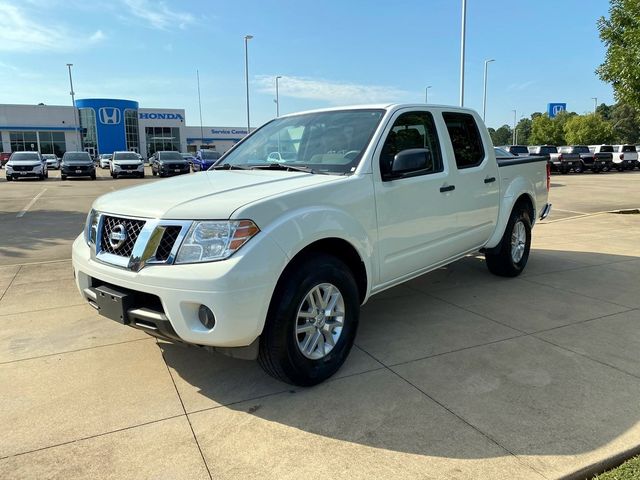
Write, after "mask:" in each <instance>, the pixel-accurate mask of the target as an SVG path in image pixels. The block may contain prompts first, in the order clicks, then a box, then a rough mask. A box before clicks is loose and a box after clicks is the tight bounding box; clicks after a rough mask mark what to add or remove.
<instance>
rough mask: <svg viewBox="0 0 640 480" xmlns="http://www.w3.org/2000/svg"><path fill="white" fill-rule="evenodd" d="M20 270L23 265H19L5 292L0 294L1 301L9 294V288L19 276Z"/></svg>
mask: <svg viewBox="0 0 640 480" xmlns="http://www.w3.org/2000/svg"><path fill="white" fill-rule="evenodd" d="M20 270H22V266H19V267H18V269H17V270H16V273H14V274H13V278H11V281H10V282H9V285H7V288H5V290H4V292H2V295H0V302H1V301H2V299H3V298H4V296H5V295H6V294H7V292H8V291H9V289H10V288H11V285H13V282H14V281H15V279H16V277H17V276H18V273H20Z"/></svg>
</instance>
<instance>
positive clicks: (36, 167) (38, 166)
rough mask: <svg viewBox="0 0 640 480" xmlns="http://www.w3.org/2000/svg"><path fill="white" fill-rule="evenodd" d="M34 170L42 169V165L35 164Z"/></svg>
mask: <svg viewBox="0 0 640 480" xmlns="http://www.w3.org/2000/svg"><path fill="white" fill-rule="evenodd" d="M33 170H34V171H37V170H42V165H34V166H33Z"/></svg>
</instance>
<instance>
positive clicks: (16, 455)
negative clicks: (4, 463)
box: [0, 414, 185, 460]
mask: <svg viewBox="0 0 640 480" xmlns="http://www.w3.org/2000/svg"><path fill="white" fill-rule="evenodd" d="M184 416H185V415H183V414H180V415H171V416H169V417H165V418H159V419H157V420H151V421H149V422H143V423H138V424H136V425H130V426H128V427H122V428H116V429H115V430H109V431H108V432H102V433H96V434H95V435H88V436H86V437H81V438H76V439H74V440H69V441H67V442H62V443H56V444H55V445H47V446H46V447H40V448H34V449H33V450H28V451H26V452H19V453H14V454H11V455H6V456H4V457H0V460H6V459H8V458H13V457H20V456H22V455H29V454H30V453H36V452H41V451H43V450H49V449H50V448H56V447H63V446H65V445H70V444H72V443H76V442H82V441H84V440H91V439H92V438H98V437H104V436H105V435H111V434H112V433H118V432H124V431H126V430H132V429H134V428H139V427H144V426H146V425H153V424H154V423H160V422H164V421H166V420H173V419H174V418H180V417H184Z"/></svg>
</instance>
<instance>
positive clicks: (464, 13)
mask: <svg viewBox="0 0 640 480" xmlns="http://www.w3.org/2000/svg"><path fill="white" fill-rule="evenodd" d="M466 29H467V0H462V29H461V32H460V106H461V107H464V44H465V38H466Z"/></svg>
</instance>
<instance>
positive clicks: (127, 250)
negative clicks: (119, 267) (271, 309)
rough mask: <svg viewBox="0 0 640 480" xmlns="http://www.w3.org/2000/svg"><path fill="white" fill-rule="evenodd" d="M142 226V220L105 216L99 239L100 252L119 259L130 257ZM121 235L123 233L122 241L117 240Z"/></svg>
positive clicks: (143, 222)
mask: <svg viewBox="0 0 640 480" xmlns="http://www.w3.org/2000/svg"><path fill="white" fill-rule="evenodd" d="M144 224H145V221H144V220H133V219H131V218H118V217H110V216H106V215H105V217H104V220H103V227H102V235H101V237H100V248H101V250H102V251H103V252H105V253H111V254H112V255H118V256H120V257H130V256H131V253H132V252H133V246H134V245H135V243H136V240H137V239H138V235H140V230H142V227H144ZM122 233H124V240H119V239H118V237H119V236H120V237H121V236H122Z"/></svg>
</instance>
